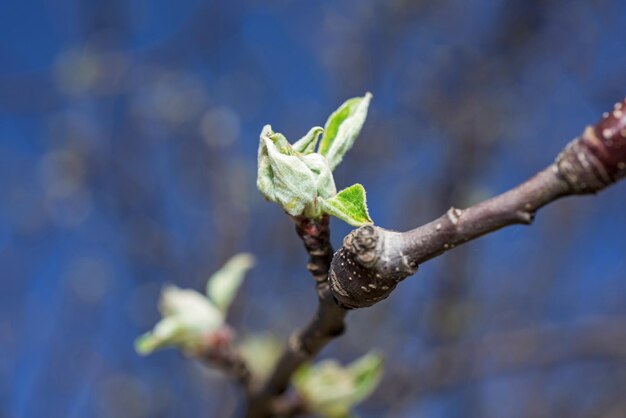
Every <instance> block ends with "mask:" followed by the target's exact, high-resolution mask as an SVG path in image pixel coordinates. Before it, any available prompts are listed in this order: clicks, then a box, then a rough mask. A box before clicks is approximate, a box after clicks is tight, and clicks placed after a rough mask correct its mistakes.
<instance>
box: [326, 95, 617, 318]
mask: <svg viewBox="0 0 626 418" xmlns="http://www.w3.org/2000/svg"><path fill="white" fill-rule="evenodd" d="M624 175H626V101H624V102H621V103H618V104H616V105H615V109H614V111H613V112H611V113H610V114H609V113H605V115H604V117H603V118H602V120H601V121H600V122H599V123H597V124H596V125H595V126H590V127H588V128H587V129H586V130H585V131H584V133H583V134H582V135H581V136H580V137H578V138H576V139H574V140H573V141H572V142H570V143H569V144H568V145H567V146H566V147H565V149H564V150H563V151H562V152H561V154H559V156H558V157H557V158H556V161H555V162H554V163H553V164H551V165H550V166H549V167H547V168H546V169H544V170H543V171H541V172H540V173H538V174H537V175H535V176H534V177H532V178H531V179H529V180H528V181H526V182H525V183H523V184H521V185H519V186H517V187H515V188H513V189H511V190H509V191H507V192H505V193H503V194H501V195H499V196H496V197H494V198H491V199H489V200H486V201H484V202H482V203H479V204H477V205H474V206H472V207H470V208H467V209H464V210H461V209H456V208H450V210H448V211H447V212H446V213H445V214H444V215H442V216H441V217H439V218H438V219H436V220H434V221H432V222H430V223H428V224H426V225H423V226H421V227H419V228H416V229H413V230H411V231H407V232H404V233H400V232H394V231H388V230H385V229H383V228H380V227H376V226H365V227H361V228H359V229H357V230H355V231H353V232H351V233H350V234H349V235H348V236H347V237H346V238H345V239H344V242H343V247H342V248H341V249H340V250H339V251H338V252H337V253H336V254H335V256H334V258H333V261H332V264H331V271H330V276H329V278H330V283H331V288H332V291H333V294H334V295H335V297H336V298H337V300H338V301H339V302H340V303H341V304H343V305H344V306H346V307H348V308H361V307H366V306H371V305H373V304H375V303H377V302H379V301H380V300H383V299H385V298H387V297H388V296H389V294H390V293H391V292H392V291H393V289H394V288H395V287H396V285H397V284H398V283H399V282H400V281H402V280H403V279H405V278H406V277H408V276H410V275H412V274H414V273H415V272H416V271H417V267H418V265H419V264H421V263H423V262H425V261H427V260H430V259H431V258H434V257H436V256H438V255H440V254H442V253H444V252H446V251H448V250H450V249H451V248H454V247H456V246H457V245H460V244H463V243H465V242H468V241H470V240H473V239H475V238H478V237H480V236H482V235H485V234H487V233H489V232H493V231H496V230H498V229H500V228H503V227H505V226H508V225H514V224H526V225H527V224H530V223H532V221H533V218H534V215H535V212H536V211H537V210H538V209H539V208H541V207H543V206H545V205H546V204H548V203H551V202H553V201H555V200H557V199H559V198H561V197H564V196H570V195H580V194H590V193H596V192H599V191H600V190H602V189H604V188H605V187H607V186H609V185H611V184H613V183H614V182H616V181H617V180H619V179H621V178H622V177H624Z"/></svg>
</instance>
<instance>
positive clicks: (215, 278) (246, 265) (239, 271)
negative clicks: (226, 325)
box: [207, 253, 254, 313]
mask: <svg viewBox="0 0 626 418" xmlns="http://www.w3.org/2000/svg"><path fill="white" fill-rule="evenodd" d="M253 265H254V257H253V256H252V255H251V254H247V253H241V254H237V255H235V256H234V257H232V258H231V259H230V260H228V261H227V262H226V264H224V266H223V267H222V268H221V269H219V270H218V271H217V272H215V273H214V274H213V275H212V276H211V277H210V278H209V280H208V281H207V296H208V297H209V299H210V300H211V302H213V304H214V305H215V306H216V307H217V308H218V309H219V310H220V311H222V312H223V313H226V311H227V310H228V308H229V307H230V304H231V303H232V301H233V299H234V298H235V296H236V295H237V291H238V290H239V287H240V286H241V283H242V282H243V278H244V276H245V274H246V272H247V271H248V270H250V268H251V267H252V266H253Z"/></svg>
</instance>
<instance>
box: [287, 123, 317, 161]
mask: <svg viewBox="0 0 626 418" xmlns="http://www.w3.org/2000/svg"><path fill="white" fill-rule="evenodd" d="M323 132H324V129H323V128H321V127H319V126H314V127H313V128H311V129H310V130H309V132H308V133H307V134H306V135H305V136H303V137H302V138H300V139H299V140H297V141H296V142H295V143H294V144H293V146H292V148H293V150H294V151H297V152H300V153H302V154H305V155H306V154H311V153H312V152H315V147H316V146H317V143H318V141H319V137H320V135H321V134H322V133H323Z"/></svg>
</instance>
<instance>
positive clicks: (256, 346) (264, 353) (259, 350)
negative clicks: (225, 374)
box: [237, 334, 282, 379]
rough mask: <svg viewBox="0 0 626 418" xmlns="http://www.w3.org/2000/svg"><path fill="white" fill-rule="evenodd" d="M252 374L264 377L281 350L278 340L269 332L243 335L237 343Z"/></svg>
mask: <svg viewBox="0 0 626 418" xmlns="http://www.w3.org/2000/svg"><path fill="white" fill-rule="evenodd" d="M237 348H238V350H239V353H240V354H241V356H242V357H243V358H244V360H246V363H247V364H248V367H249V368H250V370H251V371H252V374H253V375H254V376H257V377H258V378H259V379H265V378H266V377H268V376H269V375H270V373H271V372H272V370H273V369H274V365H275V364H276V363H277V362H278V359H279V357H280V355H281V352H282V346H281V343H280V341H279V340H278V339H277V338H276V337H275V336H273V335H271V334H253V335H248V336H245V337H243V338H242V339H241V340H240V342H239V343H238V344H237Z"/></svg>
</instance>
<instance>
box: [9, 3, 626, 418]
mask: <svg viewBox="0 0 626 418" xmlns="http://www.w3.org/2000/svg"><path fill="white" fill-rule="evenodd" d="M625 17H626V4H625V3H624V2H620V1H618V0H593V1H585V0H572V1H570V2H567V3H565V2H558V1H554V0H502V1H496V2H490V1H489V2H488V1H480V0H475V1H470V2H467V1H459V0H456V1H453V0H443V1H438V2H433V1H421V0H419V1H415V0H386V1H383V0H360V1H356V0H348V1H345V2H333V3H326V2H295V1H289V0H270V1H264V2H261V1H258V0H253V1H250V2H245V3H244V2H241V1H237V0H235V1H231V2H217V1H213V0H189V1H179V2H167V1H157V2H145V1H133V2H122V1H119V0H112V1H106V2H105V1H94V2H79V1H77V0H63V1H59V2H54V3H52V2H40V1H36V0H23V1H15V0H9V1H4V2H1V5H0V28H2V29H0V56H1V58H2V59H0V191H2V196H3V198H2V199H0V266H1V267H2V285H3V287H2V292H1V293H0V358H2V361H0V416H2V417H10V418H13V417H15V418H17V417H19V418H23V417H37V418H39V417H42V416H45V417H57V416H62V417H85V416H88V417H96V418H97V417H107V418H110V417H124V418H148V417H150V418H154V417H156V418H158V417H175V416H184V417H188V416H198V415H202V416H211V417H231V416H234V415H235V414H236V413H237V412H239V411H240V408H241V394H240V392H239V391H238V390H237V389H236V388H235V387H233V386H231V385H228V384H226V383H225V381H224V380H222V378H221V377H220V376H219V375H217V374H215V373H212V372H211V371H207V369H205V368H203V367H201V366H200V365H198V364H195V363H193V362H189V361H188V360H186V359H184V358H181V356H179V355H177V353H176V352H174V351H173V350H170V351H163V352H161V353H158V354H155V355H153V356H150V357H147V358H141V357H139V356H137V355H136V353H135V352H134V350H133V349H132V342H133V340H134V338H135V337H136V336H137V335H138V334H139V333H141V332H143V331H144V330H146V329H149V328H150V327H152V326H153V325H154V324H155V323H156V322H157V321H158V320H159V319H160V318H159V313H158V312H157V310H156V309H155V305H156V303H157V301H158V299H159V295H160V292H161V290H162V288H163V285H164V284H165V283H174V284H176V285H177V286H179V287H181V288H193V289H201V288H202V287H203V286H204V284H205V281H206V278H207V277H209V276H210V274H211V273H212V272H214V271H215V270H216V269H217V267H218V266H221V265H223V263H224V262H225V261H226V260H227V259H228V258H229V257H230V256H231V255H232V254H234V253H236V252H238V251H242V250H244V251H249V252H251V253H253V254H255V255H257V257H258V263H257V266H256V268H255V269H254V271H253V272H251V273H250V277H249V279H247V280H246V281H245V282H244V283H243V285H242V287H241V290H240V294H239V295H238V296H237V300H236V301H235V302H234V303H233V305H232V306H231V308H230V309H229V318H228V320H229V323H230V324H232V325H233V326H234V327H235V328H237V330H239V331H241V332H242V333H249V334H256V333H260V332H267V331H271V332H274V333H276V336H277V337H278V338H279V339H280V340H281V341H285V340H286V339H287V337H288V335H289V334H290V333H291V331H292V330H293V329H294V328H296V327H299V326H302V325H303V324H304V322H305V321H307V320H308V318H309V316H310V315H311V314H312V313H313V312H314V309H315V295H314V290H313V284H312V283H310V278H309V275H308V273H307V272H306V269H305V265H304V264H305V263H306V261H305V260H306V255H305V254H304V251H303V249H302V248H301V244H300V242H298V239H297V237H296V236H295V234H294V231H293V225H292V223H291V222H290V221H289V220H288V219H286V217H285V214H284V213H283V211H281V210H280V209H279V208H277V207H276V205H269V204H266V202H264V200H263V198H262V197H261V196H260V195H259V194H258V193H257V192H256V190H255V184H254V183H255V172H256V158H257V154H256V153H257V145H258V132H259V130H260V128H261V127H262V126H263V125H264V124H266V123H271V124H272V125H273V126H276V127H280V129H281V132H284V133H285V136H286V137H288V138H297V137H298V136H299V135H302V129H303V127H308V126H313V125H315V124H316V123H319V121H323V120H324V119H325V118H326V116H327V115H328V111H329V109H333V108H335V107H336V105H337V103H341V101H342V100H344V99H345V98H347V97H354V96H357V95H359V94H362V92H364V91H373V92H375V94H376V100H375V102H373V103H372V107H371V109H370V111H369V115H368V122H367V124H366V125H364V127H363V131H362V132H361V134H360V137H359V140H358V141H357V142H356V143H355V145H354V148H353V149H352V150H351V152H350V157H349V158H347V159H345V160H344V161H343V162H342V164H341V165H340V166H338V167H337V169H336V170H335V172H334V173H333V174H334V177H335V180H336V181H337V184H353V183H355V182H357V181H358V182H360V183H362V184H363V185H364V187H365V188H366V189H367V190H368V209H369V212H370V214H371V215H372V218H373V219H375V220H376V222H377V224H379V225H380V226H382V227H386V228H392V229H408V228H412V227H415V226H417V225H419V224H421V223H424V222H428V221H430V220H431V219H433V218H434V217H435V216H439V215H440V214H441V213H443V211H445V210H446V209H448V208H449V207H450V206H451V205H455V206H464V205H467V204H470V203H471V202H475V201H476V200H479V199H482V198H484V197H488V196H490V195H493V194H494V193H498V192H501V191H503V190H506V189H507V188H509V187H510V186H512V185H514V184H516V183H518V182H520V181H522V180H523V179H524V178H526V177H527V176H529V175H531V174H532V173H534V172H536V171H537V170H539V169H540V168H542V167H543V166H545V165H547V164H548V163H549V162H550V161H552V159H553V158H554V156H555V155H556V153H557V152H558V151H559V150H560V149H561V147H562V146H563V145H564V144H565V142H566V141H567V140H569V139H570V138H572V137H573V136H574V135H577V134H578V133H579V132H580V131H581V128H583V126H584V125H585V124H587V123H590V122H593V121H594V120H596V119H597V118H598V117H599V116H600V113H601V112H602V111H604V110H605V109H606V108H607V106H610V105H611V104H612V103H614V102H615V101H617V100H619V99H621V98H622V97H623V95H624V85H625V82H626V80H625V76H624V74H626V56H624V54H620V53H619V52H620V51H622V50H623V37H622V36H620V34H621V33H622V31H623V22H624V18H625ZM623 187H624V186H623V185H618V186H617V187H615V188H612V189H611V190H608V191H607V192H605V193H602V194H600V195H599V196H596V197H589V198H580V199H569V200H565V201H563V202H557V203H556V204H555V205H552V206H550V207H548V208H546V209H545V210H543V211H542V212H541V213H539V215H538V217H537V219H536V221H535V224H534V225H533V226H532V227H531V228H522V227H515V228H511V229H508V230H505V231H501V232H499V233H496V234H492V235H491V236H489V237H485V238H484V239H482V240H479V241H477V242H473V243H471V244H468V245H467V246H463V247H460V248H457V249H455V250H454V251H452V252H450V253H448V254H446V255H444V256H442V257H440V258H439V259H437V260H433V261H432V262H429V263H427V264H425V265H424V266H421V267H420V271H419V272H418V273H417V275H416V277H415V278H411V279H408V280H406V281H405V282H403V283H402V284H401V285H400V286H399V288H398V291H396V292H395V293H394V295H393V296H392V297H391V298H390V299H389V300H387V301H385V302H384V303H381V304H379V305H377V306H375V307H373V308H372V309H368V310H362V311H358V312H355V313H354V314H353V315H350V318H349V324H348V331H347V333H346V335H345V336H343V337H342V338H341V339H338V340H337V341H336V342H335V343H333V344H332V345H331V346H329V348H328V349H327V350H325V351H324V352H323V353H322V354H323V356H322V357H323V358H326V357H333V358H338V359H340V360H341V361H342V362H349V361H350V360H352V359H354V358H356V357H358V356H359V355H361V354H362V353H363V352H364V351H366V350H367V349H369V348H371V347H378V348H380V350H381V351H382V352H384V353H385V355H386V364H385V376H384V377H383V380H382V383H381V385H380V386H379V388H378V389H377V390H376V391H375V392H374V393H373V394H372V396H371V397H370V398H368V400H367V401H365V402H364V403H362V404H360V405H359V406H357V413H358V414H359V415H360V416H362V417H363V418H368V417H407V416H410V417H428V418H439V417H446V418H448V417H453V418H454V417H463V418H467V417H470V418H471V417H480V418H489V417H499V418H502V417H505V418H506V417H568V418H569V417H581V418H582V417H623V416H625V415H626V412H625V411H626V401H625V400H624V396H623V393H624V391H625V390H626V383H625V382H626V379H625V376H626V363H625V359H626V353H625V352H624V349H623V347H626V343H625V342H626V320H625V319H624V318H625V315H626V304H624V300H626V280H624V271H625V267H626V264H625V263H626V260H625V259H624V252H623V245H622V243H623V237H624V236H625V235H626V214H625V212H624V210H623V208H624V192H623ZM348 231H349V227H348V226H347V225H345V224H343V223H342V222H333V223H332V232H333V239H334V242H335V246H338V245H339V244H340V242H341V238H342V237H343V236H344V235H345V234H346V233H347V232H348Z"/></svg>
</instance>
